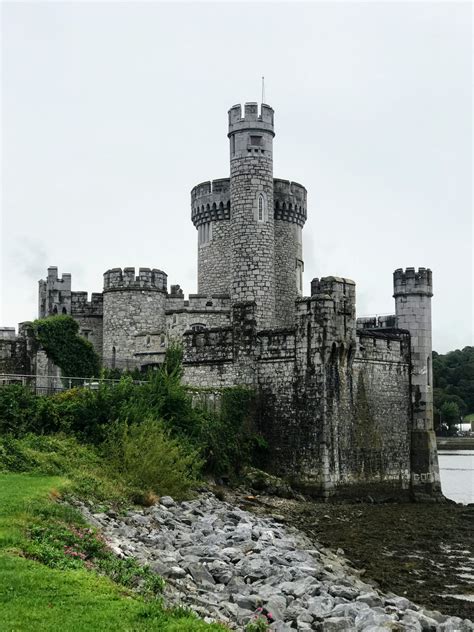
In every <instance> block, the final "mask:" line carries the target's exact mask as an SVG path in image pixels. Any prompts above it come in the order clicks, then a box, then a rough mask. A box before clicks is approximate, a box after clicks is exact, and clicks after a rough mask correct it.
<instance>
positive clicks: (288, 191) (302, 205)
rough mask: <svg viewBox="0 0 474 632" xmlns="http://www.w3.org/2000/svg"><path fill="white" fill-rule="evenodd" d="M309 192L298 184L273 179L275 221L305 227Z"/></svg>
mask: <svg viewBox="0 0 474 632" xmlns="http://www.w3.org/2000/svg"><path fill="white" fill-rule="evenodd" d="M306 199H307V191H306V189H305V187H304V186H303V185H301V184H298V182H291V181H290V180H280V179H279V178H274V179H273V204H274V215H275V219H279V220H283V221H287V222H292V223H295V224H298V225H299V226H304V224H305V222H306V218H307V211H306Z"/></svg>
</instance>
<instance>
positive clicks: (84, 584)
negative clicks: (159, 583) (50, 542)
mask: <svg viewBox="0 0 474 632" xmlns="http://www.w3.org/2000/svg"><path fill="white" fill-rule="evenodd" d="M66 484H67V481H66V480H65V479H63V478H60V477H57V476H56V477H53V476H40V475H32V474H8V473H7V474H0V621H1V624H0V627H1V630H2V632H3V631H4V632H10V631H11V632H13V631H14V632H19V631H25V632H29V631H30V630H35V632H36V631H56V630H58V631H59V630H61V631H62V632H68V631H71V632H73V631H74V632H82V631H86V630H87V631H89V630H90V631H94V632H95V631H96V630H97V631H100V630H115V631H122V630H123V631H127V632H129V631H130V632H131V631H135V630H137V631H138V630H140V631H141V630H143V631H147V630H165V631H169V632H183V631H188V630H189V631H196V632H199V631H200V630H203V631H204V630H206V631H207V630H209V631H210V632H212V631H215V632H217V631H221V632H222V631H223V630H224V629H225V628H224V627H223V626H220V625H216V624H215V625H207V624H205V623H204V622H203V621H200V620H198V619H196V618H195V617H194V616H193V615H190V614H188V613H186V612H182V611H179V610H178V611H167V610H165V609H163V607H162V605H161V602H160V601H159V600H156V599H149V600H146V599H144V598H142V597H140V596H137V595H136V594H134V593H133V592H131V591H130V590H127V589H125V588H124V587H123V586H120V585H117V584H115V583H114V582H112V581H111V580H109V579H107V578H106V577H102V576H100V575H98V574H97V573H95V572H94V571H90V570H86V569H84V568H75V569H66V570H59V569H55V568H49V567H48V566H45V565H43V564H41V563H39V562H37V561H35V560H32V559H26V558H25V557H22V556H21V555H22V551H23V550H24V549H27V548H28V542H27V540H26V529H27V527H28V526H29V525H30V523H32V522H33V521H34V519H35V516H36V515H37V514H38V512H39V511H40V512H41V514H42V516H43V519H45V520H48V519H49V520H51V521H53V520H54V518H57V517H58V516H61V519H62V520H64V519H65V518H67V517H68V515H69V516H70V518H71V520H73V521H75V522H76V523H77V520H78V518H77V516H75V515H74V511H73V510H70V509H69V508H67V507H65V506H63V505H57V504H56V503H54V502H53V501H52V500H51V499H50V498H49V494H50V492H51V491H52V490H54V489H58V488H62V487H64V486H65V485H66Z"/></svg>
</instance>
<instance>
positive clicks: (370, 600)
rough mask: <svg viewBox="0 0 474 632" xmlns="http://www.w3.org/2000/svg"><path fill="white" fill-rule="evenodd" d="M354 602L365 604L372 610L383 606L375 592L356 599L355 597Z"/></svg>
mask: <svg viewBox="0 0 474 632" xmlns="http://www.w3.org/2000/svg"><path fill="white" fill-rule="evenodd" d="M356 601H360V602H362V603H366V604H367V605H368V606H370V607H371V608H374V607H375V606H382V605H383V601H382V599H381V598H380V596H379V595H378V594H377V593H376V592H368V593H363V594H362V595H359V596H358V597H356Z"/></svg>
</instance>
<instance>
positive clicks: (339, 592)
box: [328, 585, 359, 600]
mask: <svg viewBox="0 0 474 632" xmlns="http://www.w3.org/2000/svg"><path fill="white" fill-rule="evenodd" d="M328 592H329V594H330V595H332V596H333V597H342V598H343V599H350V600H351V599H355V598H356V597H357V596H358V595H359V591H358V590H357V589H356V588H350V587H349V586H338V585H335V586H330V587H329V591H328Z"/></svg>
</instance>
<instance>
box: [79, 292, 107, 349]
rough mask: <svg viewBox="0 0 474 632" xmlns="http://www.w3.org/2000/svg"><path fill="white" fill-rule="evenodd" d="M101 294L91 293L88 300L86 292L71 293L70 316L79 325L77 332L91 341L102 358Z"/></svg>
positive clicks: (102, 312)
mask: <svg viewBox="0 0 474 632" xmlns="http://www.w3.org/2000/svg"><path fill="white" fill-rule="evenodd" d="M103 314H104V297H103V294H98V293H93V294H92V295H91V300H90V301H89V300H88V293H87V292H72V293H71V316H72V317H73V318H74V320H75V321H77V323H78V325H79V334H80V335H81V336H83V337H84V338H86V340H89V342H91V343H92V346H93V347H94V349H95V351H96V353H97V354H98V356H99V358H101V360H102V351H103V334H104V332H103Z"/></svg>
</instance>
